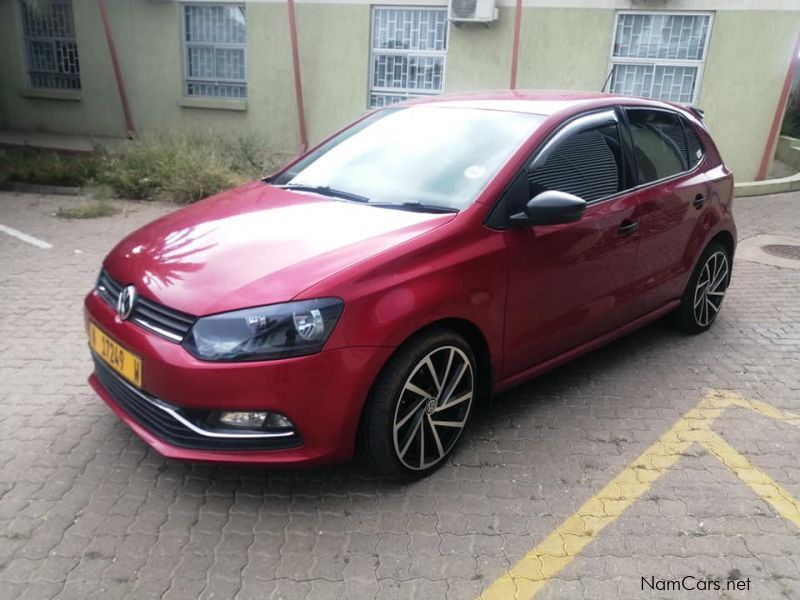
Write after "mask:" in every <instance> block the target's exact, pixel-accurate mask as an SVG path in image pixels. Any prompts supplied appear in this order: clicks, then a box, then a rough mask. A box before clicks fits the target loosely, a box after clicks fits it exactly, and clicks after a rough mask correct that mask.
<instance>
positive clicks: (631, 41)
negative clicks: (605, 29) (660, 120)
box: [609, 12, 711, 104]
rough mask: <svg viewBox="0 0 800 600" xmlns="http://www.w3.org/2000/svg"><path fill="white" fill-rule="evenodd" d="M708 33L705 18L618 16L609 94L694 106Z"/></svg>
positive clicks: (647, 14) (678, 15) (661, 15)
mask: <svg viewBox="0 0 800 600" xmlns="http://www.w3.org/2000/svg"><path fill="white" fill-rule="evenodd" d="M710 31H711V15H709V14H698V13H693V14H686V13H681V14H669V13H641V12H636V13H628V12H624V13H618V14H617V24H616V29H615V31H614V46H613V48H612V51H611V82H610V85H609V91H611V92H612V93H615V94H626V95H631V96H644V97H646V98H657V99H659V100H666V101H669V102H682V103H686V104H693V103H694V102H695V101H696V99H697V93H698V90H699V88H700V80H701V77H702V72H703V63H704V61H705V57H706V49H707V47H708V38H709V33H710Z"/></svg>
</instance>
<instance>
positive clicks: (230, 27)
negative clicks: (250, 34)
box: [183, 4, 247, 98]
mask: <svg viewBox="0 0 800 600" xmlns="http://www.w3.org/2000/svg"><path fill="white" fill-rule="evenodd" d="M183 17H184V18H183V40H184V42H183V43H184V62H185V72H186V87H185V93H186V95H187V96H204V97H211V98H246V97H247V78H246V69H245V43H246V38H245V9H244V6H241V5H231V4H221V5H220V4H185V5H184V6H183Z"/></svg>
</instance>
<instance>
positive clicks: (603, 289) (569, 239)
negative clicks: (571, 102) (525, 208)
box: [504, 110, 639, 377]
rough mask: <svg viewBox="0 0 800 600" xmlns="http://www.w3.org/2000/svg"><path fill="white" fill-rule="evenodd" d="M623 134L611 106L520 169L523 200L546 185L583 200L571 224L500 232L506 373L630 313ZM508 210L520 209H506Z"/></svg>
mask: <svg viewBox="0 0 800 600" xmlns="http://www.w3.org/2000/svg"><path fill="white" fill-rule="evenodd" d="M620 140H621V136H620V126H619V123H618V121H617V117H616V114H615V112H614V111H613V110H608V111H603V112H601V113H594V114H592V115H588V116H585V117H580V118H579V119H577V120H574V121H571V122H570V123H569V124H567V125H566V126H564V127H563V128H562V130H561V131H560V132H559V133H557V134H556V135H555V136H554V137H552V138H551V140H550V141H549V142H548V143H547V144H546V145H545V146H544V148H543V149H542V150H541V151H540V152H538V153H537V155H536V156H535V157H534V159H533V161H532V162H531V164H530V166H529V168H528V169H527V170H526V173H525V174H526V176H527V179H528V182H529V186H528V187H529V189H527V190H526V191H527V192H528V193H527V194H523V195H521V196H520V198H521V197H523V196H527V198H525V200H524V201H527V199H529V198H530V197H532V196H535V195H536V194H538V193H540V192H542V191H544V190H559V191H563V192H568V193H571V194H575V195H577V196H580V197H581V198H583V199H584V200H586V201H587V202H588V207H587V209H586V212H585V213H584V216H583V217H582V218H581V220H580V221H577V222H575V223H568V224H563V225H549V226H537V227H525V228H522V229H510V230H508V231H506V233H505V235H506V240H507V244H508V253H509V280H508V281H509V283H508V297H507V304H506V327H505V333H506V338H505V339H506V360H505V368H504V376H506V377H508V376H511V375H514V374H515V373H518V372H520V371H523V370H525V369H527V368H529V367H533V366H535V365H537V364H539V363H542V362H544V361H546V360H548V359H550V358H553V357H555V356H557V355H559V354H561V353H563V352H565V351H567V350H570V349H572V348H574V347H576V346H578V345H580V344H582V343H584V342H587V341H590V340H592V339H593V338H595V337H598V336H600V335H602V334H604V333H606V332H609V331H611V330H613V329H615V328H616V327H619V326H620V325H622V324H624V323H625V322H627V321H628V320H629V319H630V318H631V311H632V306H633V303H634V299H635V293H634V290H633V288H632V285H631V275H632V271H633V266H634V262H635V259H636V250H637V244H638V241H639V233H638V231H637V224H636V222H635V221H634V220H633V215H634V212H635V210H636V201H637V196H636V194H635V193H633V192H630V193H628V192H625V190H626V189H627V188H628V187H629V185H628V184H629V180H630V177H631V174H630V170H629V168H628V166H627V162H626V158H625V153H624V152H623V151H622V145H621V141H620ZM519 203H520V201H519V200H517V204H519ZM511 204H512V205H513V203H511ZM515 210H521V207H520V206H517V207H516V209H515V208H514V207H513V206H512V207H511V208H510V209H509V212H512V213H513V212H515Z"/></svg>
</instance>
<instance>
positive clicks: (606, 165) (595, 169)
mask: <svg viewBox="0 0 800 600" xmlns="http://www.w3.org/2000/svg"><path fill="white" fill-rule="evenodd" d="M622 173H623V163H622V151H621V148H620V142H619V128H618V127H617V124H616V123H613V122H609V123H606V124H604V125H599V126H596V127H592V128H589V129H584V130H583V131H579V132H577V133H575V134H573V135H571V136H570V137H568V138H567V139H565V140H564V141H563V142H561V143H560V144H559V145H558V147H557V148H555V149H554V150H553V151H552V152H551V153H550V156H549V157H548V158H547V160H545V162H544V163H543V164H541V165H538V166H537V167H535V168H534V169H532V170H530V171H528V181H529V182H530V186H531V190H530V191H531V197H533V196H536V195H537V194H539V193H541V192H544V191H547V190H557V191H559V192H567V193H569V194H574V195H576V196H578V197H580V198H583V199H584V200H586V201H587V202H591V201H592V200H599V199H601V198H605V197H607V196H612V195H614V194H616V193H618V192H620V191H622V189H623V187H622V185H623V184H622V181H623V175H622Z"/></svg>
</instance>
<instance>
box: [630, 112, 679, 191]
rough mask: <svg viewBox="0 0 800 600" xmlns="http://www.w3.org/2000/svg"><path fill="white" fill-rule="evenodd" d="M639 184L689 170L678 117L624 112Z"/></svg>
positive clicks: (657, 113)
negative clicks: (634, 156) (629, 131)
mask: <svg viewBox="0 0 800 600" xmlns="http://www.w3.org/2000/svg"><path fill="white" fill-rule="evenodd" d="M628 122H629V123H630V128H631V137H632V138H633V150H634V153H635V154H636V168H637V170H638V173H639V183H648V182H650V181H657V180H659V179H664V178H665V177H671V176H672V175H676V174H677V173H680V172H681V171H686V170H688V168H689V160H688V156H689V149H688V145H687V140H686V135H685V131H684V128H683V124H682V123H681V120H680V117H678V115H676V114H674V113H670V112H666V111H662V110H646V109H632V110H628Z"/></svg>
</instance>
